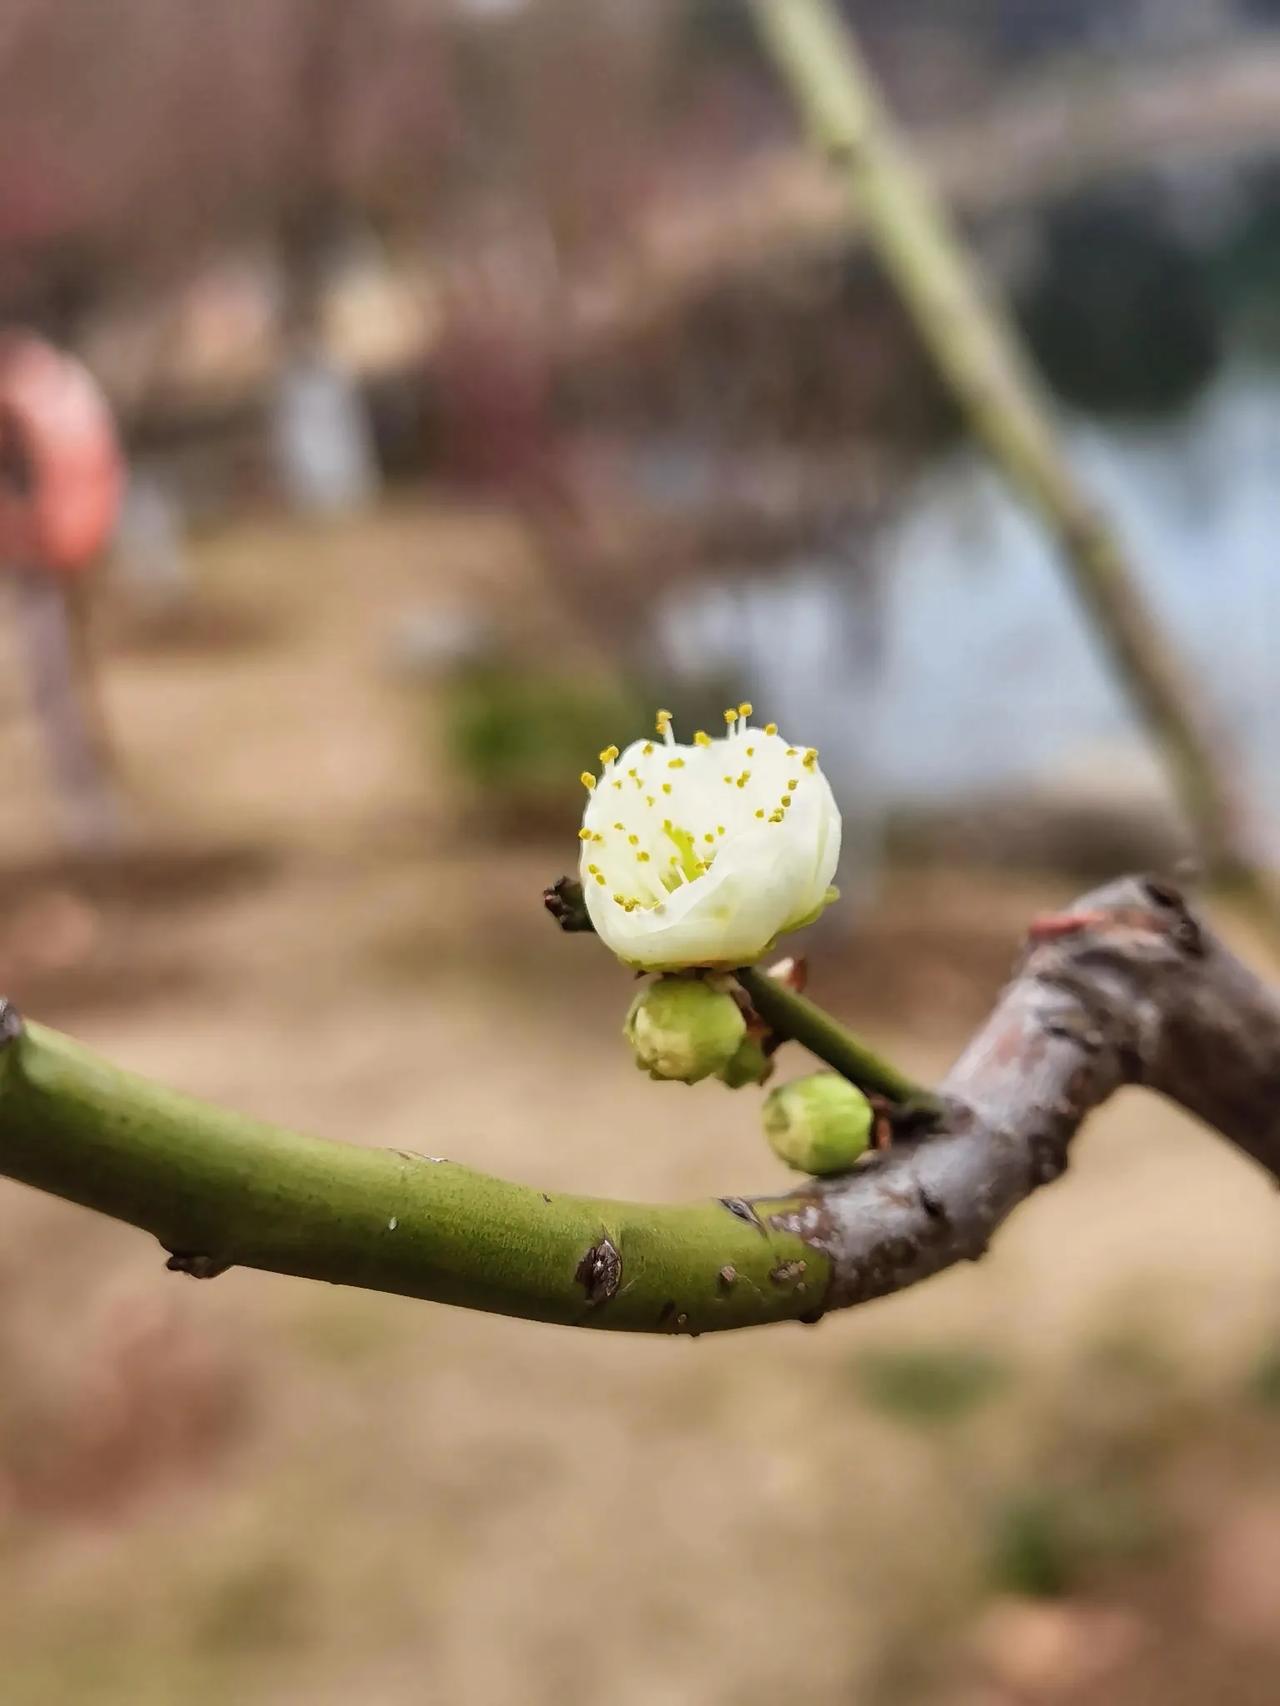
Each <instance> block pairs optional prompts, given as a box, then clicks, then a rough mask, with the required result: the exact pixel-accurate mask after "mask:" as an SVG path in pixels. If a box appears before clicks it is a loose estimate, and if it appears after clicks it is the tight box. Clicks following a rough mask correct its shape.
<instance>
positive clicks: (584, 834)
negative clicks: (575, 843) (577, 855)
mask: <svg viewBox="0 0 1280 1706" xmlns="http://www.w3.org/2000/svg"><path fill="white" fill-rule="evenodd" d="M590 839H591V831H590V830H589V829H580V830H579V831H578V840H579V841H590Z"/></svg>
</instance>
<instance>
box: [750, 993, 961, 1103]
mask: <svg viewBox="0 0 1280 1706" xmlns="http://www.w3.org/2000/svg"><path fill="white" fill-rule="evenodd" d="M736 975H737V978H738V982H739V983H740V984H741V985H742V987H743V988H744V989H745V990H746V992H747V994H748V995H749V996H750V997H751V1005H752V1006H753V1007H754V1008H755V1010H756V1012H757V1013H758V1014H759V1015H760V1017H761V1018H762V1019H763V1020H764V1021H765V1023H766V1024H767V1025H768V1026H769V1028H770V1029H771V1030H772V1031H775V1032H776V1033H777V1034H778V1035H779V1036H781V1037H786V1038H788V1039H789V1040H790V1041H792V1042H797V1043H801V1044H802V1045H803V1046H804V1047H805V1048H807V1049H808V1050H809V1053H810V1054H815V1055H817V1057H818V1059H819V1060H825V1061H826V1063H827V1065H828V1066H832V1067H834V1068H835V1070H836V1071H837V1072H839V1073H842V1074H843V1076H844V1077H846V1078H848V1079H849V1080H850V1081H851V1082H852V1083H854V1084H856V1085H857V1086H858V1088H859V1089H860V1090H866V1091H868V1092H870V1093H871V1094H872V1095H879V1096H887V1097H888V1098H889V1100H890V1101H892V1102H898V1103H910V1104H911V1105H912V1106H913V1108H916V1109H919V1110H920V1111H921V1112H923V1111H925V1110H926V1109H934V1110H936V1109H937V1107H938V1102H937V1098H936V1097H935V1096H933V1094H932V1093H931V1092H930V1091H928V1090H926V1089H925V1088H924V1086H923V1085H920V1084H915V1083H913V1082H912V1080H911V1079H910V1078H907V1077H904V1075H903V1074H902V1073H901V1072H899V1071H898V1069H897V1068H896V1067H895V1066H891V1065H890V1064H889V1062H888V1061H887V1060H884V1059H882V1058H881V1056H880V1055H878V1054H876V1053H875V1051H874V1050H873V1049H871V1048H869V1047H868V1046H867V1044H866V1043H864V1042H863V1041H862V1040H861V1039H860V1038H859V1037H855V1036H854V1035H853V1034H852V1032H850V1031H846V1030H845V1028H844V1026H843V1025H838V1024H837V1023H836V1021H835V1020H834V1019H833V1018H832V1017H831V1015H830V1014H829V1013H825V1012H824V1011H823V1010H822V1008H821V1007H819V1006H818V1005H817V1003H816V1002H813V1001H810V1000H809V999H808V997H807V996H804V995H798V994H797V993H796V992H795V990H792V989H787V988H786V987H785V986H784V985H783V984H781V983H779V982H778V981H777V979H776V978H772V977H770V976H769V974H768V972H763V971H761V970H760V969H759V968H758V967H757V966H744V967H743V968H742V969H741V970H740V971H739V972H738V973H737V974H736Z"/></svg>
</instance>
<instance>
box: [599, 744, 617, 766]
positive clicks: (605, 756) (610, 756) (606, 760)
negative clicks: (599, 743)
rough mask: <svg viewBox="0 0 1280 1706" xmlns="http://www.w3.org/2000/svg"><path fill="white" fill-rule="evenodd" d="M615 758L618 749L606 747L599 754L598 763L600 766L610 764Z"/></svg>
mask: <svg viewBox="0 0 1280 1706" xmlns="http://www.w3.org/2000/svg"><path fill="white" fill-rule="evenodd" d="M617 756H618V749H617V747H616V746H606V747H605V749H604V751H603V752H602V753H601V754H600V762H601V764H611V763H612V762H613V760H614V759H615V758H616V757H617Z"/></svg>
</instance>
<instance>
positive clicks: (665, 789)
mask: <svg viewBox="0 0 1280 1706" xmlns="http://www.w3.org/2000/svg"><path fill="white" fill-rule="evenodd" d="M662 791H663V793H664V794H669V793H670V792H671V784H670V782H664V783H663V784H662Z"/></svg>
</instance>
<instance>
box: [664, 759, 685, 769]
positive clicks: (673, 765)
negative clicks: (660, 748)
mask: <svg viewBox="0 0 1280 1706" xmlns="http://www.w3.org/2000/svg"><path fill="white" fill-rule="evenodd" d="M667 769H668V770H683V769H684V759H683V758H669V759H668V760H667Z"/></svg>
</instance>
